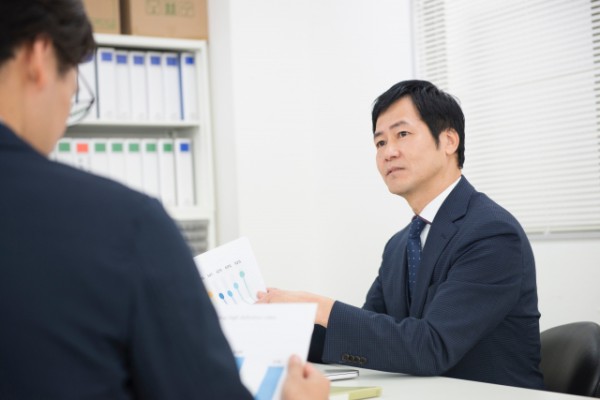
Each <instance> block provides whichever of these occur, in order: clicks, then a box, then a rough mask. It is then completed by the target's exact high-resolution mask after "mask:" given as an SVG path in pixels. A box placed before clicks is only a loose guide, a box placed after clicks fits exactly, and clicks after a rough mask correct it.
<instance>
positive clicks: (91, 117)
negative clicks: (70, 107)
mask: <svg viewBox="0 0 600 400" xmlns="http://www.w3.org/2000/svg"><path fill="white" fill-rule="evenodd" d="M79 75H81V76H82V77H83V79H85V81H86V82H87V83H88V84H89V85H90V89H91V91H92V93H91V94H92V95H93V96H94V98H95V99H96V100H95V101H94V103H93V104H92V107H91V108H90V112H89V114H88V115H87V116H86V117H85V118H84V119H83V120H84V121H95V120H97V119H98V89H97V88H96V55H95V54H94V53H92V54H90V56H89V57H88V58H87V59H86V60H84V61H83V62H82V63H81V64H79ZM83 100H86V99H77V101H83Z"/></svg>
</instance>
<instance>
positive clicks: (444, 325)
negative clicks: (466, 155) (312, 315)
mask: <svg viewBox="0 0 600 400" xmlns="http://www.w3.org/2000/svg"><path fill="white" fill-rule="evenodd" d="M407 237H408V227H406V228H404V229H403V230H401V231H400V232H398V233H397V234H396V235H394V236H393V237H392V238H391V239H390V241H389V242H388V243H387V245H386V246H385V250H384V253H383V260H382V263H381V267H380V269H379V275H378V276H377V278H376V279H375V282H374V283H373V285H372V286H371V289H370V290H369V292H368V294H367V298H366V302H365V304H364V306H363V308H362V309H360V308H357V307H353V306H350V305H347V304H344V303H341V302H336V303H335V304H334V306H333V310H332V312H331V316H330V318H329V322H328V327H327V329H326V330H325V329H323V328H322V327H321V328H319V327H316V329H315V333H314V336H313V343H312V348H311V357H310V358H311V359H313V360H315V359H318V358H319V356H322V361H324V362H329V363H341V364H347V365H356V366H360V367H364V368H371V369H377V370H383V371H391V372H401V373H408V374H413V375H445V376H450V377H456V378H463V379H470V380H476V381H482V382H491V383H498V384H504V385H511V386H521V387H527V388H542V387H543V381H542V375H541V372H540V370H539V367H538V366H539V362H540V332H539V317H540V313H539V311H538V308H537V289H536V279H535V264H534V260H533V254H532V251H531V247H530V245H529V241H528V239H527V237H526V236H525V233H524V232H523V230H522V229H521V226H520V225H519V223H518V222H517V221H516V220H515V218H514V217H513V216H512V215H510V214H509V213H508V212H507V211H506V210H504V209H503V208H501V207H500V206H498V205H497V204H496V203H494V202H493V201H492V200H490V199H489V198H488V197H487V196H485V195H484V194H482V193H478V192H476V191H475V189H474V188H473V186H471V184H469V182H468V181H467V180H466V179H465V178H464V177H463V178H461V180H460V182H459V183H458V184H457V186H456V187H455V188H454V189H453V190H452V192H451V193H450V195H449V196H448V197H447V198H446V200H445V201H444V203H443V204H442V206H441V207H440V209H439V211H438V213H437V215H436V216H435V219H434V221H433V222H432V224H431V228H430V231H429V235H428V237H427V240H426V242H425V246H424V248H423V255H422V259H421V265H420V269H419V272H418V277H417V282H416V288H415V294H414V299H413V302H412V304H409V300H408V290H407V282H406V240H407Z"/></svg>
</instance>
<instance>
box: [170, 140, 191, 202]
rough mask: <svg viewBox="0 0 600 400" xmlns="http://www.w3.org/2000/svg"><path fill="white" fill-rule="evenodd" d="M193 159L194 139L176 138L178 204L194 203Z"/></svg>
mask: <svg viewBox="0 0 600 400" xmlns="http://www.w3.org/2000/svg"><path fill="white" fill-rule="evenodd" d="M193 164H194V163H193V159H192V141H191V140H190V139H182V138H178V139H175V174H176V178H175V185H176V187H177V205H178V206H179V207H191V206H193V205H194V170H193V169H194V167H193Z"/></svg>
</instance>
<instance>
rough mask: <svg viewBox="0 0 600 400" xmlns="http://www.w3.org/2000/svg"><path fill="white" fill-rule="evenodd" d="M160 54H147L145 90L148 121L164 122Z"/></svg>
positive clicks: (163, 95)
mask: <svg viewBox="0 0 600 400" xmlns="http://www.w3.org/2000/svg"><path fill="white" fill-rule="evenodd" d="M163 86H164V83H163V68H162V55H161V53H156V52H148V53H147V59H146V88H147V89H148V96H147V98H148V119H149V120H151V121H164V119H165V106H164V104H165V103H164V97H165V94H164V89H163Z"/></svg>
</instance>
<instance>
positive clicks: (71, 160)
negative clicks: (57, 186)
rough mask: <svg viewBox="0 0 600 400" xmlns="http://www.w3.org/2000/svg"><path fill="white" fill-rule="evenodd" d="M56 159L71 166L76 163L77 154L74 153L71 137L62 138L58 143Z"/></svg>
mask: <svg viewBox="0 0 600 400" xmlns="http://www.w3.org/2000/svg"><path fill="white" fill-rule="evenodd" d="M56 161H58V162H60V163H63V164H67V165H71V166H73V165H75V156H74V155H73V149H72V143H71V139H70V138H62V139H60V140H59V141H58V143H57V144H56Z"/></svg>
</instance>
